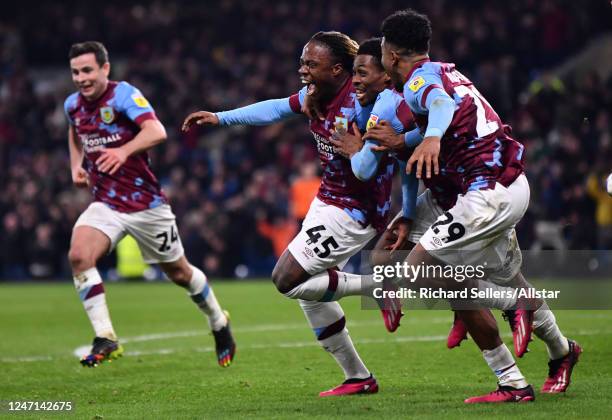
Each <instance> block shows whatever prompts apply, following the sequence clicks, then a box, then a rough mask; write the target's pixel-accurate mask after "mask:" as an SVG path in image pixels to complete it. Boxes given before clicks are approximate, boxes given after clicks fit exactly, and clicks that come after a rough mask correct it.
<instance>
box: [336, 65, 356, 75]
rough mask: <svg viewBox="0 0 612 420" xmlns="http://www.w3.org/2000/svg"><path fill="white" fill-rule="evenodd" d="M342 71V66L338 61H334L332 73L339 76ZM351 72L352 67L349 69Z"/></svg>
mask: <svg viewBox="0 0 612 420" xmlns="http://www.w3.org/2000/svg"><path fill="white" fill-rule="evenodd" d="M343 71H344V66H343V65H342V64H340V63H336V64H334V65H333V66H332V74H333V75H334V77H336V76H339V75H340V74H342V72H343ZM350 72H352V69H351V70H350Z"/></svg>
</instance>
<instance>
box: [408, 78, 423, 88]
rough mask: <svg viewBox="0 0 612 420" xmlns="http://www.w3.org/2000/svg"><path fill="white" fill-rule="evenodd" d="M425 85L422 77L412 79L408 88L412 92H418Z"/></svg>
mask: <svg viewBox="0 0 612 420" xmlns="http://www.w3.org/2000/svg"><path fill="white" fill-rule="evenodd" d="M424 85H425V79H423V77H421V76H418V77H415V78H414V79H412V80H411V81H410V82H409V83H408V88H409V89H410V90H411V91H413V92H418V91H419V89H421V88H422V87H423V86H424Z"/></svg>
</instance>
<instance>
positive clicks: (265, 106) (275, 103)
mask: <svg viewBox="0 0 612 420" xmlns="http://www.w3.org/2000/svg"><path fill="white" fill-rule="evenodd" d="M216 114H217V117H218V118H219V124H220V125H268V124H273V123H275V122H278V121H281V120H283V119H285V118H288V117H291V116H293V115H295V112H294V111H293V110H292V109H291V106H290V105H289V98H282V99H270V100H267V101H263V102H256V103H254V104H252V105H247V106H245V107H242V108H236V109H232V110H231V111H223V112H217V113H216Z"/></svg>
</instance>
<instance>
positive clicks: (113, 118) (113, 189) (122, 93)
mask: <svg viewBox="0 0 612 420" xmlns="http://www.w3.org/2000/svg"><path fill="white" fill-rule="evenodd" d="M64 112H65V114H66V118H67V119H68V123H69V124H70V126H71V127H72V128H73V129H74V132H75V138H76V140H77V141H79V142H80V143H81V145H82V147H83V152H84V162H83V166H84V168H85V170H86V171H87V173H88V175H89V180H90V183H91V188H92V192H93V195H94V199H95V200H96V201H101V202H103V203H105V204H106V205H108V206H109V207H110V208H111V209H113V210H117V211H120V212H125V213H131V212H136V211H142V210H146V209H150V208H155V207H157V206H159V205H161V204H164V203H166V202H167V200H166V197H165V196H164V194H163V192H162V191H161V188H160V185H159V182H158V181H157V178H156V177H155V175H153V172H151V168H150V167H149V159H148V155H147V153H146V152H143V153H139V154H137V155H133V156H130V157H128V159H127V160H126V162H125V164H124V165H123V166H122V167H121V168H120V169H119V171H117V172H116V173H115V174H114V175H109V174H106V173H102V172H100V171H98V168H97V167H96V165H95V161H96V159H97V158H98V157H99V156H100V152H101V151H102V150H104V149H105V148H113V147H119V146H121V145H123V144H125V143H127V142H129V141H131V140H132V139H133V138H134V137H135V136H136V135H137V134H138V132H139V131H140V124H142V122H144V121H145V120H148V119H157V117H156V116H155V112H154V110H153V108H152V107H151V105H150V104H149V102H148V101H147V100H146V99H145V98H144V96H143V95H142V93H140V91H139V90H138V89H136V88H135V87H134V86H132V85H130V84H129V83H127V82H113V81H111V82H109V83H108V87H107V89H106V91H105V92H104V93H103V94H102V96H101V97H100V98H98V99H97V100H95V101H92V102H88V101H86V100H85V99H84V98H83V97H82V96H81V95H80V93H78V92H75V93H73V94H72V95H70V96H69V97H68V98H67V99H66V101H65V102H64Z"/></svg>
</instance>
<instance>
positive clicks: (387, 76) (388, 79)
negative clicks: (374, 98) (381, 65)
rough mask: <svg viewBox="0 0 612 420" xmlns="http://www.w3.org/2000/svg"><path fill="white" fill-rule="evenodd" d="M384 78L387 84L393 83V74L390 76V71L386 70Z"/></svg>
mask: <svg viewBox="0 0 612 420" xmlns="http://www.w3.org/2000/svg"><path fill="white" fill-rule="evenodd" d="M383 80H384V82H385V85H388V86H390V85H391V76H389V73H387V72H385V75H384V76H383Z"/></svg>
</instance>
